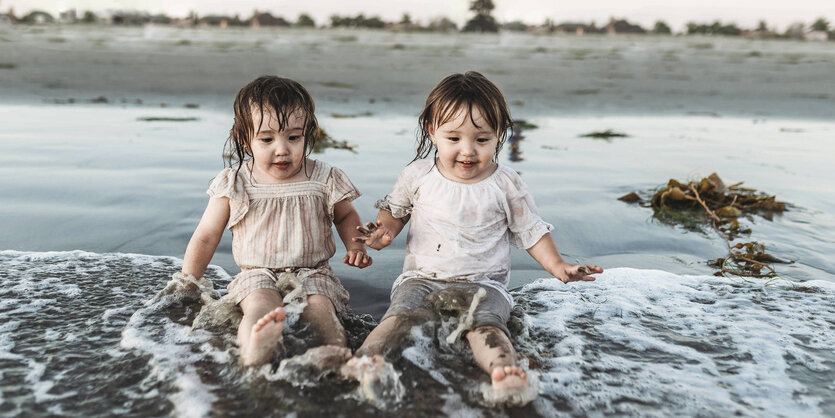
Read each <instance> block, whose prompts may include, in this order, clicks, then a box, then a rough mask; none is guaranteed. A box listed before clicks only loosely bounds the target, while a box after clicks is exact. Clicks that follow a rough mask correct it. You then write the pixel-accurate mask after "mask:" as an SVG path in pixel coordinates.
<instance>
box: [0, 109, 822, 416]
mask: <svg viewBox="0 0 835 418" xmlns="http://www.w3.org/2000/svg"><path fill="white" fill-rule="evenodd" d="M358 114H360V112H358ZM517 117H520V118H524V117H525V115H523V114H518V112H517ZM147 118H169V119H170V118H175V119H176V118H186V119H188V118H196V120H184V121H172V120H151V121H147V120H146V119H147ZM415 119H416V118H415V117H413V116H411V115H396V114H395V115H369V116H364V117H356V118H333V117H328V116H327V113H324V114H322V116H320V123H321V125H322V126H323V128H325V129H326V130H327V131H328V132H329V133H330V134H331V135H332V136H333V137H334V138H335V139H337V140H346V141H348V142H349V143H350V144H352V145H354V151H353V152H352V151H348V150H341V149H328V150H326V151H325V152H324V153H322V154H317V155H314V156H313V157H314V158H320V159H322V160H324V161H326V162H328V163H330V164H332V165H335V166H338V167H340V168H342V169H343V170H345V171H346V172H347V173H348V175H349V176H350V177H351V179H352V180H353V181H354V183H355V184H356V185H357V186H358V188H359V189H360V190H361V191H362V192H363V196H362V197H360V198H359V199H358V200H357V201H355V206H356V207H357V209H358V210H359V212H360V215H361V217H362V218H363V219H364V220H373V217H374V216H375V214H376V210H374V209H373V203H374V201H375V200H376V199H378V198H380V197H382V196H384V195H385V194H386V193H387V192H388V191H389V190H390V188H391V186H392V184H393V182H394V180H395V179H396V177H397V174H398V173H399V171H400V170H401V169H402V167H403V166H404V165H405V164H406V163H408V161H409V160H411V155H412V153H413V148H414V127H415ZM527 119H528V121H529V122H532V123H535V124H536V125H538V126H539V127H538V128H537V129H531V130H525V131H524V132H523V136H524V138H523V139H522V140H521V141H519V142H516V143H514V144H510V143H508V144H507V145H506V146H505V148H504V150H503V151H502V154H501V156H500V160H501V162H502V163H504V164H507V165H509V166H510V167H512V168H514V169H516V170H517V171H518V172H520V174H521V175H522V178H523V179H525V181H526V182H527V184H528V186H529V188H530V189H531V191H532V193H533V195H534V197H535V199H536V202H537V205H538V208H539V211H540V214H541V215H542V216H543V218H545V219H546V220H547V221H549V222H551V223H553V224H554V225H555V227H556V229H555V231H554V236H555V238H556V240H557V244H558V245H559V247H560V249H561V251H562V253H563V254H564V255H565V257H566V259H568V260H569V261H581V262H589V263H596V264H599V265H601V266H603V267H604V268H607V269H613V268H617V267H628V268H634V269H638V270H632V269H617V270H613V271H611V272H607V273H606V274H604V275H603V276H602V277H601V279H600V280H599V281H598V282H596V283H582V284H572V285H569V286H564V285H562V284H561V283H555V282H553V281H547V280H546V281H538V282H535V283H534V281H535V280H536V279H538V278H540V277H543V276H545V273H544V271H543V270H541V268H539V266H538V265H537V264H536V263H535V262H534V261H533V260H532V259H531V258H530V257H529V256H528V255H527V254H526V253H525V252H523V251H514V253H513V270H512V274H511V275H512V277H511V287H519V286H525V287H523V288H522V289H520V290H519V291H518V292H517V293H516V294H515V297H516V300H517V303H518V305H517V309H516V310H515V311H514V319H513V321H512V323H511V329H512V331H513V332H514V334H515V337H514V338H515V341H514V343H515V344H516V345H517V347H518V348H519V349H520V352H521V353H522V354H523V355H524V357H525V358H526V359H527V361H528V365H529V367H530V369H531V370H532V371H534V372H535V373H536V374H538V375H539V381H540V385H539V389H540V393H541V394H540V398H539V399H538V400H537V401H535V402H534V403H533V404H531V405H529V406H528V407H526V408H524V409H508V410H501V409H499V410H496V409H490V408H486V407H484V406H483V405H482V404H481V403H480V401H479V399H480V398H479V396H480V386H479V385H480V383H482V382H480V381H479V380H478V379H482V378H483V376H481V374H480V372H478V371H477V370H475V368H474V367H473V366H472V365H471V364H470V362H469V359H467V358H466V356H463V355H462V354H461V353H457V352H450V351H449V347H443V346H439V345H438V343H437V340H436V339H434V338H433V336H432V335H428V336H427V335H422V334H420V335H417V336H416V337H415V338H414V341H413V347H412V348H410V349H407V350H406V351H404V354H403V356H402V358H399V359H398V360H397V366H398V367H399V368H400V369H401V370H403V376H401V380H402V382H403V383H404V385H405V386H406V388H407V393H408V395H407V398H406V399H405V401H406V402H411V403H416V404H419V405H423V406H422V407H423V408H426V409H424V410H421V411H423V412H424V413H427V414H437V413H447V414H449V413H451V412H452V411H461V412H462V413H464V414H465V415H470V416H479V415H482V416H483V415H487V416H490V415H505V414H507V415H516V414H518V413H522V414H530V415H542V416H551V415H553V414H557V413H565V414H570V415H588V414H612V413H636V414H641V415H698V414H701V415H725V414H727V413H728V412H731V413H736V412H738V413H740V414H741V415H744V416H745V415H753V416H759V415H787V416H795V415H812V416H815V415H832V414H833V413H835V411H833V407H834V406H833V405H835V397H833V395H832V393H833V389H835V387H833V382H832V378H831V376H832V368H833V366H835V356H834V355H833V351H832V347H833V346H835V345H833V342H835V341H832V335H835V333H833V330H835V304H834V303H833V298H832V292H833V288H832V283H833V282H835V262H833V261H832V260H831V258H830V257H828V256H829V255H830V254H833V253H835V238H833V237H835V217H834V216H833V213H835V184H833V180H832V179H833V178H835V166H833V165H832V159H831V155H835V143H834V142H833V141H832V137H833V133H835V123H831V122H820V121H806V120H776V119H760V120H751V119H734V118H715V117H709V116H689V117H677V118H676V117H601V118H592V117H570V118H569V117H559V115H554V116H553V117H543V116H540V117H531V118H527ZM0 120H2V123H3V129H2V131H0V144H2V145H3V149H4V153H3V154H0V178H3V179H5V180H4V181H2V182H0V195H2V196H3V204H2V205H0V230H2V231H3V233H2V234H0V250H17V251H23V252H17V251H7V252H3V253H2V255H0V329H2V334H0V377H2V382H3V383H2V387H1V388H0V413H2V414H6V413H11V414H75V415H88V414H95V413H99V414H101V413H104V414H106V415H112V414H117V413H130V414H138V413H142V414H150V415H167V414H177V415H204V414H209V413H214V414H221V415H226V414H236V413H237V412H239V411H240V412H243V413H248V414H259V415H270V414H275V415H283V413H278V412H276V411H279V410H280V411H296V412H298V413H299V414H300V415H317V414H330V413H332V414H336V415H339V414H343V413H345V412H344V411H347V410H352V411H357V412H358V413H374V412H375V409H374V408H373V407H372V406H370V405H368V404H367V403H363V402H360V401H358V400H357V398H356V396H355V393H354V392H355V389H356V388H355V387H354V386H353V385H352V384H350V383H346V382H342V381H339V380H336V379H326V381H325V382H322V383H320V384H316V385H313V386H305V387H303V388H297V387H296V386H293V382H285V381H281V380H280V379H279V380H276V379H275V374H274V373H273V372H272V371H270V370H260V371H244V370H242V369H240V368H238V367H237V366H235V358H236V356H237V354H236V351H235V350H236V349H235V347H234V344H233V343H232V342H233V339H231V338H233V337H232V336H230V335H221V334H218V333H212V332H208V331H198V332H195V333H189V332H188V331H189V328H188V322H189V320H190V318H192V317H193V315H194V314H195V313H196V308H197V307H196V306H195V305H193V304H191V305H189V304H181V305H177V304H169V305H165V304H159V303H155V302H153V299H152V298H153V296H154V295H155V294H156V293H157V292H158V291H160V290H161V289H162V288H163V287H164V286H165V283H166V282H167V280H168V279H169V278H170V276H171V273H173V272H175V271H177V270H178V269H179V262H180V261H179V260H178V258H180V257H182V254H183V251H184V249H185V245H186V243H187V242H188V239H189V237H190V235H191V233H192V232H193V230H194V227H195V226H196V224H197V222H198V220H199V218H200V216H201V214H202V210H203V208H204V207H205V204H206V199H207V197H206V195H205V189H206V188H207V187H208V185H209V182H210V181H211V180H212V178H213V177H214V176H215V174H217V172H218V171H219V170H220V169H222V167H223V163H222V160H221V147H222V144H223V141H224V139H225V134H226V132H228V129H229V125H230V122H231V115H230V114H227V113H224V112H217V111H213V110H205V109H175V108H151V107H135V106H128V107H125V108H117V107H113V106H95V105H76V106H53V105H44V106H0ZM90 121H95V122H96V123H91V122H90ZM35 127H37V128H35ZM606 129H613V130H616V131H621V132H624V133H626V134H628V135H629V136H628V137H626V138H613V139H611V140H610V141H603V140H596V139H591V138H584V137H580V135H582V134H586V133H589V132H592V131H602V130H606ZM712 172H717V173H718V174H719V175H720V176H721V177H722V178H723V179H724V180H725V182H726V183H728V184H733V183H737V182H740V181H744V182H745V183H744V185H745V186H748V187H753V188H756V189H758V190H761V191H764V192H767V193H769V194H774V195H776V196H777V198H778V200H781V201H785V202H787V203H789V204H790V207H789V210H788V211H787V212H785V213H783V214H782V215H778V216H775V217H774V218H773V219H771V220H766V219H763V218H754V219H753V220H748V221H745V222H746V223H747V224H749V225H750V226H751V228H752V229H753V233H752V235H751V237H750V239H751V240H757V241H760V242H763V243H764V244H765V245H766V247H767V249H768V252H769V253H771V254H773V255H775V256H777V257H779V258H784V259H792V260H796V262H795V263H793V264H785V265H783V264H778V265H775V267H776V268H777V271H778V272H779V273H780V274H781V275H782V276H783V277H784V278H786V280H782V279H779V280H776V281H772V282H770V283H768V285H767V286H766V282H764V281H756V280H754V281H743V280H739V279H725V278H713V277H710V275H711V274H712V273H713V272H714V270H713V269H712V268H711V267H709V266H707V265H706V261H707V260H711V259H715V258H717V257H721V256H724V255H725V254H726V253H727V248H726V246H725V242H724V241H723V240H722V238H721V237H719V236H717V235H715V234H712V233H699V232H693V231H689V230H686V229H684V228H679V227H671V226H668V225H665V224H663V223H660V222H658V221H656V220H654V219H653V217H652V212H651V210H650V209H646V208H641V207H639V206H634V205H628V204H626V203H623V202H620V201H618V200H617V198H618V197H620V196H622V195H624V194H626V193H628V192H631V191H649V190H652V189H654V188H655V187H658V186H661V185H663V184H665V183H666V182H667V180H668V179H670V178H676V179H679V180H687V179H695V178H701V177H704V176H707V175H708V174H710V173H712ZM230 238H231V236H229V234H228V233H227V235H226V236H225V237H224V239H223V241H222V242H221V244H220V246H219V248H218V252H217V253H216V255H215V257H214V258H213V260H212V263H213V264H214V265H216V266H218V267H217V268H214V269H212V270H210V272H211V278H212V280H214V281H215V287H216V288H218V289H222V286H223V285H225V283H226V282H228V280H230V279H231V276H233V275H234V274H235V273H236V272H237V271H238V270H237V268H236V266H235V265H234V262H233V260H232V257H231V239H230ZM746 240H747V238H746ZM70 250H83V251H82V252H72V251H70ZM67 251H70V252H67ZM404 252H405V233H404V234H401V236H400V237H398V239H397V240H396V241H395V243H394V244H393V245H392V246H391V247H390V248H387V249H386V250H384V251H382V252H373V253H372V256H374V265H373V266H372V267H370V268H367V269H364V270H356V269H349V268H347V267H343V266H342V265H341V264H339V258H341V256H342V253H341V250H340V249H338V250H337V254H336V257H335V258H334V260H332V263H333V267H334V269H335V270H336V273H337V275H338V276H339V277H340V278H341V279H342V280H343V281H344V282H345V284H346V287H347V288H348V290H349V291H350V292H351V298H352V303H351V305H352V307H353V309H354V310H355V312H357V313H358V314H366V313H367V314H371V315H372V316H373V317H374V318H377V319H378V318H379V316H380V315H381V314H382V312H383V311H384V310H385V308H386V306H387V304H388V291H389V289H390V286H391V283H392V282H393V280H394V278H395V277H396V276H397V274H398V273H399V270H400V268H401V263H402V259H403V255H404ZM126 253H130V254H133V255H129V254H126ZM138 254H142V255H138ZM685 275H695V276H685ZM788 280H792V281H795V282H804V281H813V282H814V284H813V285H809V286H807V287H803V286H806V285H805V284H803V283H799V284H798V285H797V286H794V287H793V286H792V285H790V284H789V283H788ZM149 301H151V302H149ZM369 320H370V319H369V318H368V317H365V318H364V319H362V320H358V322H357V324H361V325H362V324H365V325H367V324H368V322H367V321H369ZM363 321H366V322H363ZM365 325H363V326H357V327H356V328H353V329H351V332H352V333H353V336H354V339H355V340H360V339H361V337H362V336H363V335H364V334H363V333H365V332H367V326H365ZM418 334H419V333H418ZM271 379H272V380H271ZM296 383H298V382H296ZM334 393H336V394H338V395H336V396H334V395H333V394H334ZM334 399H335V400H334ZM330 402H333V403H330ZM346 408H351V409H346ZM105 411H106V412H105ZM404 411H407V409H406V405H405V404H404V405H400V406H395V407H392V409H391V410H389V411H388V412H390V413H391V414H392V415H397V414H401V413H403V412H404ZM377 412H379V411H377Z"/></svg>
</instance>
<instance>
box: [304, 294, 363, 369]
mask: <svg viewBox="0 0 835 418" xmlns="http://www.w3.org/2000/svg"><path fill="white" fill-rule="evenodd" d="M301 319H302V320H303V321H305V322H307V323H308V324H310V326H311V327H312V328H313V331H314V332H315V333H316V335H318V336H319V338H321V341H322V344H323V345H322V346H320V347H314V348H311V349H309V350H308V351H307V352H308V353H310V354H311V356H312V357H315V358H316V359H317V362H318V364H317V366H318V367H321V368H331V367H335V366H338V365H341V364H342V363H344V362H345V361H346V360H348V359H349V358H351V350H350V349H348V338H347V337H346V336H345V328H343V327H342V323H341V322H339V318H337V317H336V309H335V308H334V307H333V303H332V302H331V300H330V299H328V297H327V296H324V295H309V296H308V297H307V306H306V307H305V308H304V311H303V312H302V316H301Z"/></svg>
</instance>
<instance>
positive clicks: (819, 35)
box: [803, 30, 829, 41]
mask: <svg viewBox="0 0 835 418" xmlns="http://www.w3.org/2000/svg"><path fill="white" fill-rule="evenodd" d="M803 39H805V40H807V41H826V40H829V33H827V32H825V31H822V30H813V31H811V32H807V33H806V34H805V35H803Z"/></svg>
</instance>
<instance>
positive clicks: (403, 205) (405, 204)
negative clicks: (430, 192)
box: [374, 160, 425, 219]
mask: <svg viewBox="0 0 835 418" xmlns="http://www.w3.org/2000/svg"><path fill="white" fill-rule="evenodd" d="M422 162H423V160H419V161H416V162H414V163H412V164H410V165H409V166H408V167H406V168H405V169H403V171H402V172H401V173H400V176H399V177H397V182H396V183H394V188H393V189H392V191H391V193H389V194H387V195H386V197H384V198H382V199H380V200H378V201H377V202H376V203H375V204H374V207H375V208H377V209H382V210H385V211H389V212H391V216H393V217H394V218H397V219H401V218H404V217H406V216H408V215H410V214H411V213H412V198H413V196H414V190H413V189H414V187H413V183H414V180H415V173H416V171H418V170H420V168H419V166H423V165H425V164H422Z"/></svg>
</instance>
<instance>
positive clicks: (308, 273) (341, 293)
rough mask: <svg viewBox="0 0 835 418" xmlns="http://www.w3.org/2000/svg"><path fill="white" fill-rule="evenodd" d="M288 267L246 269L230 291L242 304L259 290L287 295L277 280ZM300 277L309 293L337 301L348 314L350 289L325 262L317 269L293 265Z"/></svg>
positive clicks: (338, 310)
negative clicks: (346, 288)
mask: <svg viewBox="0 0 835 418" xmlns="http://www.w3.org/2000/svg"><path fill="white" fill-rule="evenodd" d="M284 271H285V269H283V268H282V269H267V268H256V269H244V270H242V271H241V272H240V273H238V275H237V276H235V280H232V282H231V283H229V285H228V286H226V290H228V291H229V295H231V297H232V298H233V299H234V300H235V304H236V305H237V304H239V303H241V301H242V300H244V298H245V297H247V296H249V294H250V293H252V292H254V291H256V290H258V289H272V290H275V291H276V292H279V293H280V294H281V296H285V294H284V293H283V292H282V291H281V290H280V289H279V287H278V285H277V284H276V283H277V280H278V275H279V274H281V273H282V272H284ZM293 272H294V273H296V277H297V278H298V280H299V281H300V282H301V284H302V287H303V288H304V293H305V294H306V295H323V296H326V297H327V298H328V299H330V301H331V302H332V303H333V306H334V308H336V311H337V312H340V313H344V312H346V310H347V309H348V299H349V296H348V291H347V290H345V288H344V287H343V286H342V283H340V281H339V279H337V278H336V276H334V275H333V270H331V268H330V266H329V265H327V264H325V265H322V266H319V267H317V268H293Z"/></svg>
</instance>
